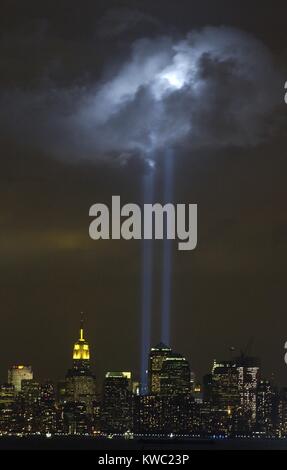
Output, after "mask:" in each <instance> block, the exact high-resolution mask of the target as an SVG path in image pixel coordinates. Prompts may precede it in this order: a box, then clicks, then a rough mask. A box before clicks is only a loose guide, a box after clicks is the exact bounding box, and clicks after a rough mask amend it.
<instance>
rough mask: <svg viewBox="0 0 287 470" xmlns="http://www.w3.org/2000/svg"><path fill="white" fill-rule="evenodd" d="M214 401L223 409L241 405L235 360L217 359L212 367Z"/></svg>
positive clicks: (232, 408)
mask: <svg viewBox="0 0 287 470" xmlns="http://www.w3.org/2000/svg"><path fill="white" fill-rule="evenodd" d="M212 402H213V404H214V405H215V406H216V407H217V408H219V409H222V410H228V409H230V410H232V411H233V410H235V409H237V407H238V406H239V403H240V397H239V390H238V373H237V364H236V362H235V361H233V360H232V361H220V362H218V361H216V360H214V363H213V368H212Z"/></svg>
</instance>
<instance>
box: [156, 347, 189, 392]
mask: <svg viewBox="0 0 287 470" xmlns="http://www.w3.org/2000/svg"><path fill="white" fill-rule="evenodd" d="M190 392H191V386H190V367H189V363H188V361H187V360H186V359H185V357H183V356H181V355H180V354H177V353H174V352H172V353H170V354H168V355H167V356H166V357H165V359H164V361H163V363H162V369H161V375H160V394H161V395H168V396H172V395H183V394H189V393H190Z"/></svg>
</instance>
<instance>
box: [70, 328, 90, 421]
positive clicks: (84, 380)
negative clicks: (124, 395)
mask: <svg viewBox="0 0 287 470" xmlns="http://www.w3.org/2000/svg"><path fill="white" fill-rule="evenodd" d="M95 393H96V383H95V377H94V376H93V374H92V372H91V365H90V348H89V344H88V343H87V341H86V340H85V338H84V322H83V319H81V324H80V335H79V339H78V341H76V343H75V344H74V348H73V367H72V369H69V370H68V373H67V375H66V398H67V401H68V402H69V401H71V402H83V403H85V404H86V407H87V412H89V411H90V410H91V407H92V402H93V400H94V398H95Z"/></svg>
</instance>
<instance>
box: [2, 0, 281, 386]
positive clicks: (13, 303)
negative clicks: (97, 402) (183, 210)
mask: <svg viewBox="0 0 287 470" xmlns="http://www.w3.org/2000/svg"><path fill="white" fill-rule="evenodd" d="M286 21H287V5H286V2H284V1H280V0H277V1H276V2H271V1H253V2H250V1H249V2H246V1H243V0H240V1H239V0H238V1H237V0H236V1H233V2H230V1H227V0H226V1H220V0H219V1H216V2H215V1H214V0H209V1H207V0H201V1H193V0H180V1H173V0H157V1H148V0H145V1H111V0H109V1H107V0H105V1H100V0H98V1H96V2H95V1H89V0H82V1H81V2H79V1H73V0H69V1H67V0H58V1H57V2H53V1H49V2H48V1H46V0H42V1H41V2H39V1H32V0H27V1H25V2H21V1H20V0H18V1H15V0H2V2H1V17H0V31H1V33H0V57H1V59H0V87H1V90H0V157H1V171H0V259H1V263H0V299H1V316H2V322H1V326H2V327H1V330H0V335H1V337H0V356H1V362H0V376H1V379H2V380H6V371H7V368H8V366H9V365H11V364H13V363H29V364H31V365H32V366H33V368H34V371H35V376H36V377H37V378H39V379H44V378H52V379H60V378H62V377H64V375H65V373H66V370H67V369H68V368H69V367H70V365H71V353H72V346H73V342H74V341H75V340H76V339H77V335H78V327H79V318H80V312H81V311H84V312H85V316H86V337H87V340H88V341H89V343H90V347H91V351H92V359H93V363H94V365H95V371H96V376H97V377H98V378H99V380H100V381H101V379H102V377H103V374H104V372H105V371H107V370H132V371H133V372H135V374H136V376H137V375H138V373H139V368H140V307H141V292H140V285H141V244H140V242H138V241H129V242H127V241H116V240H109V241H103V240H101V241H92V240H91V239H90V238H89V235H88V227H89V223H90V219H89V216H88V213H89V208H90V206H91V205H92V204H94V203H96V202H106V203H107V204H109V203H110V201H111V196H112V195H120V196H121V198H122V201H123V202H134V203H137V202H139V201H140V200H141V197H142V194H141V190H140V188H141V185H142V175H143V173H144V171H145V162H144V156H143V153H144V152H143V150H142V149H143V147H144V145H146V142H147V141H146V136H145V135H144V133H142V132H141V133H140V137H138V141H137V142H139V145H138V146H137V147H136V148H134V147H133V145H132V144H131V139H135V135H134V134H133V129H131V123H130V121H129V119H130V117H129V116H132V119H133V120H134V121H135V122H137V119H138V120H139V122H140V121H141V115H140V114H139V113H140V112H141V110H145V109H148V110H150V109H152V110H153V107H152V106H153V104H151V105H150V104H149V103H148V101H147V100H148V96H149V95H148V90H146V89H144V90H143V91H142V92H141V94H139V96H137V97H136V98H135V99H134V101H133V102H132V104H131V107H130V108H129V109H128V110H124V111H123V112H121V113H120V116H119V121H117V120H116V119H114V118H111V119H110V120H109V122H108V125H107V126H106V127H105V128H104V129H103V132H100V133H98V134H97V132H95V133H94V129H93V127H91V128H90V127H89V126H87V125H86V120H87V116H88V115H89V114H88V111H87V107H85V105H84V104H83V103H85V102H87V101H88V102H89V103H90V97H91V94H92V93H93V90H95V89H96V88H95V87H96V85H97V83H100V84H101V85H100V86H102V85H103V83H105V80H106V81H107V82H109V80H111V77H113V76H115V75H120V74H121V73H123V72H122V70H123V69H122V64H125V63H128V61H129V60H130V51H131V47H132V45H133V44H135V43H136V41H138V40H139V39H141V38H149V40H152V46H151V47H153V44H157V41H158V38H159V37H160V38H172V39H171V40H172V41H174V42H177V41H180V40H181V39H183V38H184V37H185V36H186V34H187V33H188V32H190V31H194V30H198V31H202V28H204V27H206V26H210V27H214V28H215V29H212V28H211V30H209V31H211V32H209V33H208V34H207V36H208V37H209V36H210V40H212V38H213V37H214V38H215V40H216V41H217V40H219V39H220V37H223V42H224V41H229V39H230V37H232V38H233V37H235V45H236V47H238V50H241V49H240V48H241V44H242V43H244V44H245V46H242V47H243V49H242V51H243V52H242V54H244V51H246V41H247V42H248V41H250V44H251V46H250V55H249V57H248V62H247V64H248V65H250V64H252V63H253V62H254V69H253V68H252V67H251V73H255V74H256V75H255V76H252V77H251V78H250V79H249V80H247V79H246V77H243V78H242V76H241V74H240V73H239V72H238V70H237V69H236V64H235V65H234V64H233V62H232V61H229V60H222V61H221V60H212V59H210V57H209V56H208V54H207V55H204V56H203V58H202V61H201V72H200V73H201V77H202V79H203V80H208V83H209V84H210V87H208V90H209V91H208V93H209V94H208V96H206V98H205V97H204V96H205V95H204V96H203V100H202V99H201V100H197V101H196V102H194V106H193V107H192V106H191V104H190V103H189V101H188V99H189V95H185V94H184V92H182V93H179V94H178V95H177V99H176V100H175V101H176V103H180V107H179V108H174V109H176V112H175V114H174V115H173V113H172V112H170V113H167V114H168V116H170V117H171V119H173V120H174V121H175V120H176V121H177V123H180V122H181V119H189V118H190V116H192V119H193V122H195V123H196V124H195V128H196V131H195V135H194V138H190V136H189V135H185V136H184V138H183V139H181V138H180V139H179V142H178V143H177V144H176V146H175V153H176V161H175V170H174V172H175V174H174V182H175V201H176V202H183V203H186V204H188V203H190V204H191V203H196V204H198V246H197V248H196V250H195V251H190V252H181V251H178V250H177V249H176V246H177V244H175V246H174V248H175V249H174V253H173V259H174V267H173V281H172V282H173V292H172V309H171V310H172V344H171V346H172V347H173V348H174V349H175V350H176V351H178V352H180V353H183V354H185V355H186V357H187V358H188V359H189V360H190V362H191V367H192V369H193V370H194V371H195V372H196V374H197V375H198V378H199V379H201V376H202V375H203V374H204V373H207V372H209V371H210V368H211V364H212V361H213V359H214V358H217V359H222V358H223V359H225V358H229V348H230V346H234V347H236V348H237V350H238V352H239V351H240V350H244V351H245V352H246V353H248V354H250V355H256V356H259V357H261V359H262V366H263V373H264V375H266V377H267V378H269V377H270V376H271V374H272V373H274V375H275V380H276V381H277V382H278V383H279V384H281V385H287V370H286V365H285V364H284V343H285V341H287V319H286V279H287V212H286V201H287V187H286V171H287V161H286V154H287V133H286V128H287V107H286V105H285V104H284V83H285V81H286V80H287V29H286ZM222 26H226V27H229V28H228V31H231V33H228V34H227V35H226V34H225V32H224V31H226V29H224V28H220V27H222ZM230 27H231V28H232V29H230ZM238 29H239V30H240V33H238ZM235 31H237V32H235ZM246 33H248V34H247V35H246ZM199 34H201V33H199ZM229 35H230V37H229ZM201 37H202V36H200V38H201ZM246 38H247V39H246ZM165 41H166V39H165ZM254 41H255V42H254ZM237 44H238V46H237ZM258 44H260V46H258ZM166 47H167V49H168V47H169V46H168V45H167V46H166ZM257 50H258V53H257ZM149 53H150V52H146V50H144V51H143V57H146V54H149ZM244 60H245V59H244ZM246 60H247V59H246ZM141 66H142V62H140V63H139V65H138V67H139V70H141ZM106 77H109V78H106ZM85 100H86V101H85ZM75 103H77V104H78V103H80V104H79V106H82V107H83V109H84V111H83V114H81V113H78V114H77V115H76V117H75V109H76V108H75V106H76V105H75ZM165 105H166V106H167V109H168V110H172V109H173V106H175V104H174V102H173V101H172V98H171V99H170V100H168V101H167V102H166V103H165ZM150 106H151V107H150ZM81 109H82V108H81ZM226 109H227V110H228V113H227V117H226V115H225V114H224V113H223V111H222V110H226ZM67 116H68V118H67ZM70 116H72V118H73V119H70ZM81 116H82V118H81ZM74 118H75V119H74ZM81 119H82V120H83V121H84V122H85V125H83V123H82V122H80V120H81ZM169 125H170V124H169ZM175 128H176V129H177V127H176V124H175ZM168 129H169V128H168ZM120 136H122V140H121V138H120ZM117 150H118V151H117ZM157 153H158V156H157V157H156V158H157V159H158V160H157V168H156V176H155V178H156V183H157V185H156V187H157V200H158V201H159V202H160V200H161V196H162V195H161V190H162V186H163V185H162V164H163V159H164V151H162V149H161V150H159V151H158V152H157ZM155 248H156V255H155V276H154V291H155V295H154V313H153V317H154V331H153V342H154V343H157V342H159V340H160V338H159V315H160V299H161V293H160V286H161V266H162V264H161V254H162V242H160V241H157V242H155Z"/></svg>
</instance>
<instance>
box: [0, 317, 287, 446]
mask: <svg viewBox="0 0 287 470" xmlns="http://www.w3.org/2000/svg"><path fill="white" fill-rule="evenodd" d="M90 359H91V358H90V347H89V343H88V341H87V340H86V334H85V330H84V322H83V317H82V318H81V321H80V328H79V337H78V339H77V340H76V341H75V342H74V346H73V351H72V355H71V360H72V364H71V367H70V368H69V369H68V370H67V372H66V375H65V378H63V379H62V380H61V381H59V382H57V383H53V382H52V381H49V380H45V381H44V382H42V383H41V382H39V381H38V380H37V378H36V377H35V376H34V373H33V368H32V367H31V366H30V365H29V366H28V365H13V366H12V367H10V368H9V370H8V383H1V384H0V436H4V437H11V436H17V437H18V438H19V437H23V436H26V437H27V436H30V437H32V436H43V437H44V436H46V437H52V436H54V437H58V438H59V437H60V436H62V437H63V436H66V437H67V436H74V435H76V436H86V437H87V436H90V437H98V438H106V437H107V436H110V438H113V437H118V438H119V437H121V438H129V439H140V438H141V436H142V437H145V436H146V437H147V438H149V439H150V438H152V437H157V438H158V439H162V438H164V436H166V437H167V436H170V437H174V436H178V437H180V436H181V437H182V436H186V437H188V436H189V437H193V438H198V437H202V438H211V437H212V438H214V437H218V438H222V437H229V438H230V437H232V438H234V439H238V438H242V437H243V436H244V437H245V438H246V437H248V438H253V439H258V438H262V437H264V438H265V439H266V438H267V439H270V438H273V439H274V438H277V439H284V438H286V437H287V387H285V388H283V389H278V388H277V387H276V385H275V384H274V383H273V381H272V380H268V379H266V378H264V377H263V376H262V374H261V369H260V367H261V365H260V360H259V359H258V358H255V357H250V356H246V355H244V354H243V353H242V354H241V356H239V357H233V358H232V359H229V360H221V361H217V360H214V362H213V367H212V370H211V371H210V373H208V374H206V375H205V376H204V377H203V383H202V384H200V383H199V382H198V380H197V378H196V377H195V376H194V374H193V372H192V368H191V366H190V363H189V362H188V361H187V360H186V358H185V357H184V356H183V355H181V354H180V353H178V352H175V351H174V350H172V349H171V348H170V347H169V346H166V345H165V344H163V343H159V344H158V345H156V346H155V347H152V348H151V350H150V351H149V358H148V370H147V380H145V381H144V383H147V388H143V385H142V384H141V383H139V382H137V381H134V377H133V375H132V372H131V371H127V370H125V371H115V370H113V371H108V372H106V373H105V377H104V381H103V387H102V388H101V389H100V387H99V386H97V385H98V384H97V380H96V377H95V375H94V371H93V370H92V367H91V361H90Z"/></svg>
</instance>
